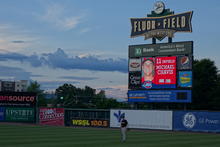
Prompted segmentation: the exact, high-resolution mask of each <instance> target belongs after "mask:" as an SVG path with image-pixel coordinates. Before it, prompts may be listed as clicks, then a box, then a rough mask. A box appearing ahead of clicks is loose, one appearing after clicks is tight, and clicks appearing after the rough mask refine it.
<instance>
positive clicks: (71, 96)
mask: <svg viewBox="0 0 220 147" xmlns="http://www.w3.org/2000/svg"><path fill="white" fill-rule="evenodd" d="M27 90H28V91H29V92H36V93H37V95H38V106H47V104H52V105H54V106H59V107H65V108H86V109H88V108H92V109H111V108H123V109H130V108H131V109H168V110H170V109H172V110H173V109H176V110H183V109H188V110H189V109H190V110H220V73H219V70H218V68H217V67H216V65H215V63H214V61H212V60H210V59H201V60H194V61H193V88H192V103H189V104H184V103H140V102H139V103H127V102H118V101H117V100H116V99H117V98H107V97H106V95H105V91H104V90H100V91H99V92H98V91H96V89H93V88H91V87H89V86H85V87H84V88H77V87H75V86H74V85H72V84H63V85H61V86H59V87H58V88H57V89H56V91H55V96H56V97H54V98H52V99H46V98H45V95H44V93H43V90H41V89H40V84H38V83H37V82H36V81H34V82H32V83H31V84H30V86H29V87H28V89H27Z"/></svg>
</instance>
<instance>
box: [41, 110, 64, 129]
mask: <svg viewBox="0 0 220 147" xmlns="http://www.w3.org/2000/svg"><path fill="white" fill-rule="evenodd" d="M39 123H40V125H53V126H64V108H40V112H39Z"/></svg>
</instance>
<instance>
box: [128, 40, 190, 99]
mask: <svg viewBox="0 0 220 147" xmlns="http://www.w3.org/2000/svg"><path fill="white" fill-rule="evenodd" d="M147 52H148V53H149V54H147ZM192 60H193V42H192V41H188V42H175V43H160V44H145V45H131V46H129V76H128V77H129V80H128V82H129V85H128V88H129V91H128V101H130V102H186V103H189V102H191V88H192ZM152 93H154V94H152ZM135 95H137V96H135ZM138 95H139V96H138ZM140 95H141V96H140Z"/></svg>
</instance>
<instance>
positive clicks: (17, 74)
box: [0, 65, 32, 80]
mask: <svg viewBox="0 0 220 147" xmlns="http://www.w3.org/2000/svg"><path fill="white" fill-rule="evenodd" d="M0 71H1V72H0V79H4V80H21V79H23V80H30V77H31V76H32V75H31V73H30V72H26V71H25V70H23V69H21V68H16V67H6V66H1V65H0Z"/></svg>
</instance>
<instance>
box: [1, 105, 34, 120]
mask: <svg viewBox="0 0 220 147" xmlns="http://www.w3.org/2000/svg"><path fill="white" fill-rule="evenodd" d="M5 121H11V122H35V110H34V108H6V109H5Z"/></svg>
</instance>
